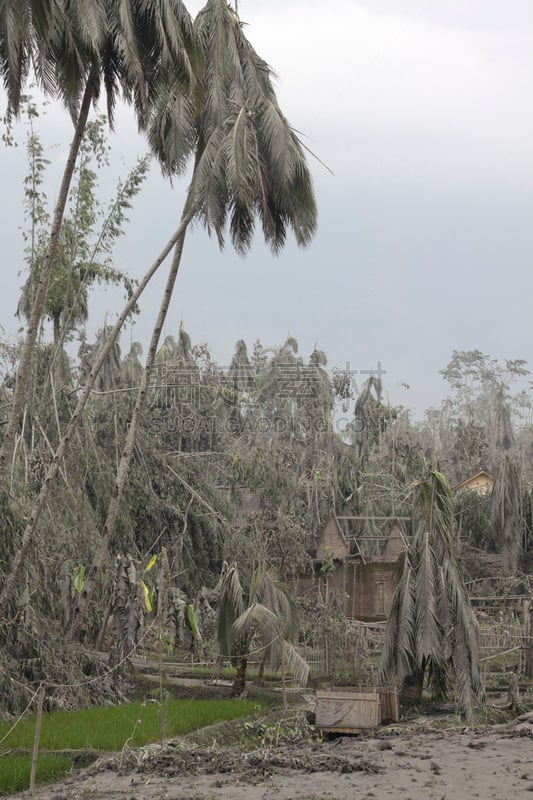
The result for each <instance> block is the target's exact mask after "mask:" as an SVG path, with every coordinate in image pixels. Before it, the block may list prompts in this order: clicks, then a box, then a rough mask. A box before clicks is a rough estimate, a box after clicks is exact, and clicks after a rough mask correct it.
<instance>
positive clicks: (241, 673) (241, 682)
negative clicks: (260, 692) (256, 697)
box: [231, 653, 248, 697]
mask: <svg viewBox="0 0 533 800" xmlns="http://www.w3.org/2000/svg"><path fill="white" fill-rule="evenodd" d="M247 669H248V659H247V657H246V655H243V654H242V653H241V654H240V655H239V656H237V664H236V673H235V678H234V679H233V686H232V687H231V694H232V696H233V697H242V695H243V694H244V692H245V690H246V670H247Z"/></svg>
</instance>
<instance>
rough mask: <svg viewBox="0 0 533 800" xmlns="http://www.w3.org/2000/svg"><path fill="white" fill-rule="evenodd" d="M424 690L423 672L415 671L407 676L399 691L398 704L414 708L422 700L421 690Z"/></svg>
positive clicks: (420, 670)
mask: <svg viewBox="0 0 533 800" xmlns="http://www.w3.org/2000/svg"><path fill="white" fill-rule="evenodd" d="M423 688H424V670H423V669H416V670H415V671H414V672H413V673H411V675H407V677H406V678H404V681H403V683H402V688H401V689H400V695H399V697H400V703H401V704H402V705H407V706H415V705H417V704H418V703H420V702H421V700H422V690H423Z"/></svg>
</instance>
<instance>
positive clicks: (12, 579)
mask: <svg viewBox="0 0 533 800" xmlns="http://www.w3.org/2000/svg"><path fill="white" fill-rule="evenodd" d="M187 224H188V223H187V221H185V222H183V223H182V224H181V225H180V226H179V228H178V229H177V230H176V231H175V233H174V235H173V236H172V237H171V239H170V240H169V241H168V242H167V244H166V245H165V247H164V249H163V250H162V252H161V253H160V255H159V256H158V258H157V259H156V260H155V262H154V263H153V264H152V266H151V268H150V269H149V271H148V272H147V273H146V275H145V276H144V278H143V279H142V281H141V282H140V283H139V285H138V286H137V289H136V290H135V292H134V293H133V294H132V296H131V297H130V299H129V301H128V303H127V304H126V306H125V307H124V309H123V311H122V313H121V315H120V316H119V318H118V319H117V321H116V323H115V326H114V328H113V330H112V331H111V333H110V335H109V337H108V338H107V339H106V341H105V343H104V345H103V346H102V348H101V350H100V352H99V354H98V358H97V359H96V361H95V363H94V365H93V367H92V369H91V372H90V373H89V376H88V378H87V380H86V382H85V386H84V388H83V391H82V393H81V395H80V397H79V399H78V402H77V404H76V408H75V409H74V412H73V414H72V416H71V418H70V421H69V423H68V425H67V427H66V429H65V432H64V433H63V436H62V438H61V441H60V442H59V445H58V448H57V450H56V452H55V454H54V457H53V459H52V461H51V463H50V465H49V467H48V471H47V473H46V476H45V479H44V481H43V484H42V486H41V489H40V491H39V494H38V496H37V499H36V500H35V503H34V506H33V509H32V511H31V514H30V516H29V519H28V522H27V524H26V528H25V529H24V533H23V535H22V540H21V542H20V545H19V548H18V550H17V553H16V555H15V558H14V559H13V564H12V566H11V572H10V574H9V575H8V577H7V578H6V580H5V582H4V586H3V588H2V593H1V594H0V619H1V618H2V617H3V616H4V615H5V612H6V609H7V606H8V605H9V603H10V601H11V598H12V596H13V591H14V588H15V586H16V582H17V578H18V576H19V573H20V570H21V569H22V566H23V564H24V562H25V560H26V556H27V553H28V548H29V546H30V544H31V542H32V541H33V537H34V534H35V530H36V528H37V524H38V522H39V519H40V516H41V513H42V510H43V508H44V506H45V503H46V501H47V499H48V496H49V494H50V489H51V488H52V485H53V482H54V479H55V477H56V475H57V472H58V470H59V467H60V465H61V461H62V460H63V457H64V455H65V452H66V450H67V447H68V445H69V443H70V441H71V439H72V437H73V436H74V434H75V432H76V430H77V428H78V425H79V421H80V418H81V415H82V413H83V410H84V408H85V406H86V404H87V400H88V399H89V397H90V394H91V392H92V389H93V387H94V384H95V382H96V379H97V377H98V375H99V374H100V371H101V369H102V366H103V365H104V363H105V361H106V358H107V356H108V354H109V352H110V350H111V348H112V347H113V345H114V344H115V342H116V340H117V338H118V335H119V333H120V331H121V329H122V326H123V324H124V322H125V320H126V318H127V317H128V315H129V314H130V313H131V311H132V309H133V307H134V306H135V304H136V303H137V301H138V300H139V297H140V296H141V294H142V293H143V291H144V290H145V288H146V286H147V285H148V283H149V281H150V280H151V278H152V277H153V276H154V274H155V273H156V271H157V270H158V269H159V267H160V266H161V264H162V263H163V261H164V260H165V258H166V257H167V256H168V254H169V253H170V251H171V250H172V248H173V247H175V245H176V243H177V242H178V241H179V239H180V236H182V235H183V234H184V231H185V228H186V226H187Z"/></svg>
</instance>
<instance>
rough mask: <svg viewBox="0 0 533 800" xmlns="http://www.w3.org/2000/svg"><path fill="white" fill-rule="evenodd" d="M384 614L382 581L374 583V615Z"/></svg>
mask: <svg viewBox="0 0 533 800" xmlns="http://www.w3.org/2000/svg"><path fill="white" fill-rule="evenodd" d="M384 613H385V584H384V583H383V581H378V582H377V583H376V614H384Z"/></svg>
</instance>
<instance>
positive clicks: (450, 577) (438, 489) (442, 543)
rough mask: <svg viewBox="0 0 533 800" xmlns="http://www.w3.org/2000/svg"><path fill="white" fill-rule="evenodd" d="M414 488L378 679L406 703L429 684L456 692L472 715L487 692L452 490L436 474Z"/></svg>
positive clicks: (460, 705)
mask: <svg viewBox="0 0 533 800" xmlns="http://www.w3.org/2000/svg"><path fill="white" fill-rule="evenodd" d="M416 491H417V502H416V508H417V514H416V516H417V522H418V524H417V528H416V532H415V535H414V538H413V542H412V544H411V545H410V547H409V549H408V551H407V552H406V554H405V557H404V559H403V564H402V567H401V569H402V571H401V576H400V579H399V583H398V586H397V589H396V591H395V594H394V598H393V601H392V607H391V612H390V615H389V619H388V622H387V628H386V634H385V643H384V648H383V653H382V657H381V664H380V680H382V681H384V682H388V681H390V680H392V679H393V678H394V677H395V676H397V677H398V678H399V679H400V681H401V684H402V685H401V691H400V701H401V702H405V703H417V702H419V701H420V700H421V698H422V691H423V688H424V685H425V684H426V683H427V687H428V689H429V690H430V691H431V692H432V694H434V695H436V696H441V697H446V696H449V694H450V693H452V692H453V694H454V695H455V698H456V701H457V705H458V708H459V710H460V711H461V713H463V714H464V715H465V716H466V717H467V719H469V720H471V719H473V718H474V716H475V713H476V709H478V708H479V706H480V705H481V704H482V703H483V702H484V691H483V685H482V681H481V676H480V673H479V662H478V650H477V637H478V625H477V621H476V618H475V615H474V612H473V610H472V606H471V604H470V599H469V596H468V593H467V591H466V588H465V585H464V581H463V576H462V572H461V565H460V563H459V559H458V557H457V553H456V550H455V536H454V518H453V502H452V494H451V489H450V485H449V483H448V481H447V480H446V478H445V477H444V476H443V475H442V474H441V473H439V472H432V473H431V474H430V476H429V479H428V480H426V481H421V482H420V483H419V484H418V485H417V487H416Z"/></svg>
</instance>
